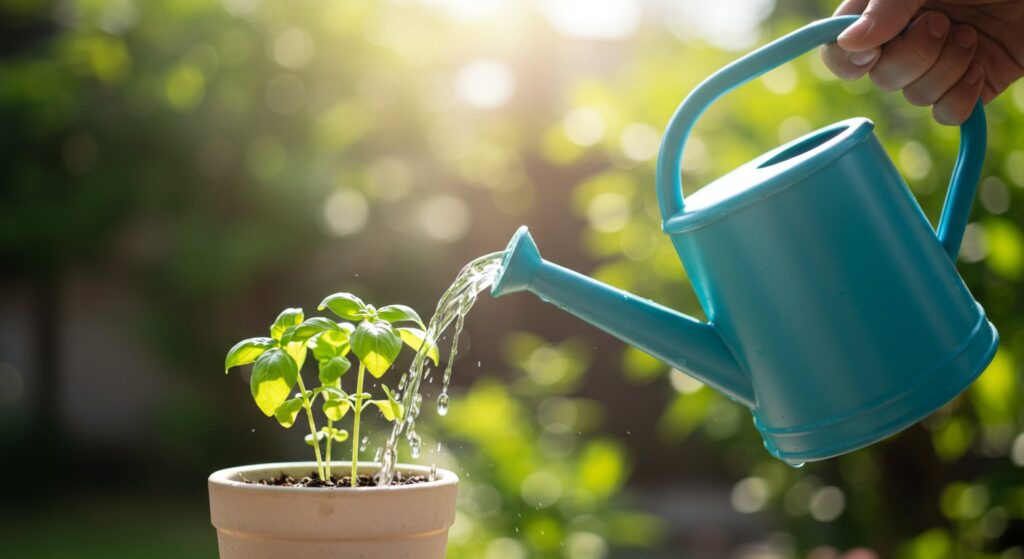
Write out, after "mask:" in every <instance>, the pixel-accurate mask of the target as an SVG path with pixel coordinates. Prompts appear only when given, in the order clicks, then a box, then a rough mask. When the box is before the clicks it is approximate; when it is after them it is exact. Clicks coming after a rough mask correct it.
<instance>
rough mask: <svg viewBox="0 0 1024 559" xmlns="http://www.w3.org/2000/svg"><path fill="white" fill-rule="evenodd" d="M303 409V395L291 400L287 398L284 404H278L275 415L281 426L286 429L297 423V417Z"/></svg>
mask: <svg viewBox="0 0 1024 559" xmlns="http://www.w3.org/2000/svg"><path fill="white" fill-rule="evenodd" d="M301 410H302V397H301V396H298V397H296V398H292V399H291V400H285V402H284V403H283V404H281V405H280V406H277V409H276V410H274V417H276V418H277V422H278V423H280V424H281V427H284V428H285V429H288V428H290V427H291V426H292V425H295V417H296V416H297V415H299V411H301Z"/></svg>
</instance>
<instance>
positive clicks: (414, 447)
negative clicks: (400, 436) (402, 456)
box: [409, 434, 422, 458]
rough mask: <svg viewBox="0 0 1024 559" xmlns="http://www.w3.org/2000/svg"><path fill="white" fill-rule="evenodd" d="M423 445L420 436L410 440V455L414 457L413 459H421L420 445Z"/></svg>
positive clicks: (414, 436)
mask: <svg viewBox="0 0 1024 559" xmlns="http://www.w3.org/2000/svg"><path fill="white" fill-rule="evenodd" d="M421 444H422V441H421V440H420V436H419V435H416V434H414V435H413V436H412V437H411V438H410V439H409V453H410V454H411V455H412V457H413V458H419V457H420V445H421Z"/></svg>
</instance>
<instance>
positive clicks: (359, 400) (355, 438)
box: [349, 363, 366, 487]
mask: <svg viewBox="0 0 1024 559" xmlns="http://www.w3.org/2000/svg"><path fill="white" fill-rule="evenodd" d="M365 371H366V367H365V366H363V364H362V363H360V364H359V380H358V381H357V382H356V409H354V410H352V411H354V412H356V419H355V421H354V423H353V425H352V478H351V481H350V482H349V483H350V484H351V486H352V487H356V479H358V478H356V472H357V469H358V465H359V416H360V415H363V373H364V372H365Z"/></svg>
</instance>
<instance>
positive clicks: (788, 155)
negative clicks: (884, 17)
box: [492, 16, 998, 464]
mask: <svg viewBox="0 0 1024 559" xmlns="http://www.w3.org/2000/svg"><path fill="white" fill-rule="evenodd" d="M855 19H856V18H855V17H849V16H847V17H839V18H832V19H829V20H822V21H819V22H815V23H812V24H810V25H808V26H806V27H804V28H802V29H800V30H798V31H796V32H794V33H792V34H790V35H788V36H786V37H784V38H782V39H780V40H778V41H776V42H773V43H771V44H769V45H767V46H765V47H763V48H761V49H759V50H757V51H755V52H753V53H751V54H750V55H747V56H746V57H744V58H742V59H740V60H739V61H737V62H735V63H733V64H732V65H730V66H727V67H726V68H723V69H722V70H720V71H719V72H717V73H716V74H714V75H713V76H711V77H710V78H708V79H707V80H705V82H703V83H702V84H701V85H700V86H698V87H697V88H696V89H695V90H694V91H693V92H692V93H691V94H690V95H689V96H688V97H687V99H686V100H684V101H683V103H682V104H681V105H680V107H679V109H678V110H677V112H676V114H675V115H674V116H673V119H672V121H671V122H670V124H669V126H668V127H667V129H666V131H665V136H664V138H663V143H662V148H661V152H660V154H659V159H658V176H657V183H658V184H657V186H658V195H659V202H660V205H661V210H662V217H663V229H664V231H665V233H666V234H668V235H669V236H670V238H671V240H672V243H673V245H674V246H675V249H676V251H677V252H678V255H679V258H680V260H681V261H682V262H683V265H684V267H685V268H686V271H687V274H688V275H689V277H690V280H691V282H692V284H693V287H694V290H695V291H696V294H697V297H698V299H699V300H700V303H701V305H702V307H703V309H704V311H705V314H706V315H707V317H708V322H706V323H705V322H700V321H698V320H696V319H693V318H691V317H688V316H685V315H683V314H681V313H678V312H676V311H674V310H672V309H668V308H666V307H663V306H661V305H658V304H656V303H653V302H650V301H648V300H646V299H642V298H639V297H636V296H634V295H632V294H629V293H626V292H623V291H620V290H617V289H615V288H613V287H610V286H607V285H604V284H601V283H599V282H597V281H595V280H593V279H591V278H588V277H586V276H583V275H581V274H578V273H576V272H573V271H571V270H568V269H565V268H563V267H561V266H558V265H557V264H553V263H550V262H547V261H545V260H543V259H542V258H541V257H540V253H539V251H538V250H537V247H536V245H535V244H534V243H533V240H532V238H530V236H529V233H528V232H527V231H526V229H525V228H522V229H520V231H519V232H517V234H516V235H515V236H514V237H513V239H512V241H511V243H510V244H509V248H508V249H507V252H506V255H505V262H504V264H503V271H502V273H501V275H500V276H499V277H498V279H497V280H496V282H495V285H494V287H493V288H492V295H494V296H500V295H504V294H507V293H512V292H516V291H523V290H528V291H531V292H533V293H535V294H537V295H538V296H540V297H541V298H542V299H544V300H546V301H549V302H552V303H554V304H556V305H557V306H559V307H560V308H562V309H564V310H567V311H569V312H571V313H573V314H575V315H577V316H579V317H580V318H582V319H584V320H586V321H588V322H590V323H592V324H594V325H596V326H598V327H600V328H602V329H604V330H606V331H608V332H610V333H612V334H614V335H616V336H618V337H619V338H621V339H622V340H624V341H625V342H627V343H630V344H632V345H635V346H636V347H639V348H640V349H643V350H645V351H647V352H649V353H651V354H652V355H654V356H655V357H658V358H660V359H662V360H664V361H665V362H667V363H669V364H671V365H672V366H674V367H676V368H678V369H680V370H683V371H684V372H687V373H689V374H691V375H693V376H694V377H696V378H698V379H700V380H702V381H704V382H705V383H707V384H709V385H711V386H712V387H714V388H716V389H719V390H721V391H723V392H724V393H726V394H727V395H729V396H730V397H732V398H733V399H735V400H737V401H739V402H741V403H743V404H744V405H746V406H748V407H749V408H750V409H751V411H752V413H753V416H754V423H755V425H756V426H757V428H758V430H759V431H760V432H761V434H762V436H763V438H764V441H765V446H766V448H767V449H768V450H769V451H770V452H771V453H772V454H773V455H775V456H777V457H779V458H781V459H783V460H785V461H787V462H789V463H791V464H799V463H803V462H806V461H811V460H820V459H824V458H829V457H832V456H836V455H839V454H843V453H845V452H849V451H851V450H854V449H857V448H861V447H863V446H866V445H869V444H871V443H873V442H875V441H878V440H880V439H882V438H884V437H886V436H889V435H891V434H893V433H895V432H897V431H899V430H901V429H903V428H905V427H907V426H909V425H911V424H913V423H915V422H916V421H918V420H920V419H921V418H923V417H925V416H926V415H928V414H929V413H931V412H932V411H934V410H935V409H937V408H938V407H940V406H942V405H943V404H945V403H946V402H948V401H949V400H950V399H952V398H953V397H955V396H956V395H957V394H959V393H960V392H961V391H962V390H964V389H965V388H966V387H967V386H968V385H969V384H970V383H971V382H972V381H973V380H974V379H975V378H976V377H977V376H978V375H980V374H981V372H982V371H983V370H984V369H985V367H986V366H987V364H988V363H989V362H990V361H991V359H992V357H993V355H994V353H995V349H996V346H997V344H998V335H997V333H996V330H995V328H994V327H993V326H992V324H991V323H990V322H989V321H988V320H987V319H986V317H985V313H984V311H983V309H982V308H981V306H980V305H978V303H977V302H976V301H975V300H974V298H973V296H972V295H971V293H970V292H969V291H968V289H967V287H966V285H965V284H964V282H963V280H962V279H961V278H960V276H959V274H958V273H957V271H956V268H955V264H954V262H955V257H956V253H957V251H958V250H959V246H960V242H961V240H962V237H963V231H964V228H965V226H966V223H967V216H968V213H969V211H970V207H971V201H972V199H973V196H974V193H975V190H976V188H977V182H978V178H979V175H980V172H981V165H982V162H983V160H984V152H985V134H986V130H985V119H984V112H983V109H982V108H981V106H980V104H979V105H978V106H977V107H976V108H975V111H974V113H973V114H972V116H971V117H970V118H969V119H968V121H967V122H966V123H965V124H964V125H963V126H962V127H961V148H960V156H959V159H958V162H957V165H956V168H955V170H954V173H953V178H952V180H951V183H950V191H949V194H948V196H947V199H946V205H945V208H944V210H943V215H942V218H941V220H940V225H939V228H938V232H937V233H936V232H935V231H932V229H931V226H930V225H929V223H928V220H927V219H926V217H925V215H924V213H923V212H922V211H921V209H920V207H919V206H918V204H917V202H916V201H915V200H914V198H913V196H912V194H911V192H910V190H909V188H908V187H907V185H906V183H905V182H904V181H903V179H902V177H901V176H900V175H899V172H898V171H897V169H896V168H895V166H894V165H893V163H892V161H891V160H890V159H889V157H888V156H887V154H886V153H885V151H884V149H883V148H882V146H881V144H880V143H879V141H878V139H877V138H876V137H875V135H874V133H873V128H874V125H873V124H872V123H871V122H870V121H868V120H867V119H863V118H855V119H851V120H847V121H843V122H840V123H836V124H833V125H830V126H826V127H825V128H822V129H820V130H818V131H816V132H813V133H811V134H808V135H806V136H804V137H802V138H799V139H797V140H794V141H792V142H790V143H788V144H786V145H784V146H782V147H779V148H777V149H775V150H773V151H770V152H768V153H766V154H764V155H762V156H761V157H758V158H756V159H754V160H753V161H751V162H749V163H747V164H746V165H744V166H742V167H740V168H738V169H736V170H734V171H733V172H731V173H729V174H727V175H725V176H723V177H721V178H719V179H718V180H716V181H714V182H713V183H711V184H710V185H707V186H705V187H704V188H703V189H701V190H699V191H698V192H697V193H696V194H694V195H691V196H689V197H687V198H686V200H685V201H684V200H683V196H682V189H681V184H680V180H681V179H680V171H681V169H680V161H681V158H682V152H683V149H684V145H685V141H686V138H687V136H688V135H689V133H690V130H691V129H692V127H693V125H694V124H695V122H696V120H697V118H699V117H700V115H701V114H702V113H703V111H704V110H705V109H706V108H707V107H708V106H709V105H710V104H711V103H712V102H714V101H715V100H716V99H717V98H718V97H719V96H720V95H722V94H724V93H726V92H728V91H730V90H731V89H733V88H735V87H737V86H739V85H742V84H743V83H746V82H747V81H749V80H751V79H753V78H754V77H756V76H758V75H760V74H762V73H764V72H766V71H768V70H770V69H771V68H774V67H775V66H777V65H779V64H782V63H784V62H786V61H788V60H790V59H792V58H794V57H796V56H798V55H800V54H802V53H803V52H805V51H807V50H809V49H811V48H813V47H815V46H817V45H820V44H824V43H827V42H831V41H833V40H834V39H835V37H836V36H837V35H838V34H839V33H840V32H841V31H842V30H843V29H844V28H845V27H846V26H847V25H849V24H850V23H852V22H853V21H854V20H855Z"/></svg>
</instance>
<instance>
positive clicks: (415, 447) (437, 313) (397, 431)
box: [377, 252, 505, 486]
mask: <svg viewBox="0 0 1024 559" xmlns="http://www.w3.org/2000/svg"><path fill="white" fill-rule="evenodd" d="M504 256H505V253H504V252H494V253H491V254H487V255H485V256H481V257H479V258H476V259H475V260H473V261H471V262H470V263H469V264H466V265H465V266H464V267H463V268H462V270H461V271H459V273H458V275H456V276H455V281H453V282H452V285H451V287H449V288H448V289H447V290H445V292H444V294H442V295H441V299H440V300H439V301H438V303H437V308H436V309H435V310H434V315H433V316H432V317H431V318H430V323H429V324H428V325H427V333H426V338H427V339H428V340H434V341H435V342H437V341H438V340H440V339H441V334H443V333H444V331H445V330H446V329H447V328H448V327H449V326H450V325H451V324H452V322H454V323H455V329H454V330H453V332H452V338H451V340H452V341H451V345H452V349H451V353H450V354H449V356H448V360H447V364H446V365H445V370H444V377H442V382H441V394H440V395H439V396H438V397H437V413H438V414H440V415H445V414H447V413H448V383H449V382H450V381H451V377H452V365H453V364H454V363H455V357H456V356H457V355H458V351H459V335H460V334H461V333H462V325H463V323H464V321H465V319H466V314H467V313H468V312H469V309H471V308H472V307H473V304H474V303H476V298H477V295H479V294H480V293H481V292H483V291H484V290H486V289H487V288H489V287H490V286H491V285H492V284H494V281H495V280H496V279H497V278H498V275H499V274H500V273H501V261H502V258H503V257H504ZM428 347H429V346H428V344H423V346H422V347H421V348H420V350H419V351H417V352H416V356H415V357H413V359H412V365H410V367H409V372H408V373H406V374H404V375H402V378H401V380H400V381H399V383H398V394H397V398H398V399H399V400H400V401H401V403H402V406H403V407H404V408H405V410H406V414H405V419H404V420H403V421H401V422H397V423H395V426H394V427H393V428H392V429H391V435H390V436H389V437H388V440H387V443H385V445H384V447H383V448H382V449H379V450H378V451H377V454H378V456H379V460H380V462H381V471H380V479H379V480H378V482H377V483H378V485H382V486H386V485H388V484H390V483H391V479H392V477H394V467H395V464H396V463H397V462H398V443H399V441H400V440H401V437H402V434H403V433H404V434H405V438H406V440H407V441H409V449H410V454H411V456H412V457H413V459H416V458H419V455H420V451H421V448H422V446H423V443H422V440H421V439H420V436H419V434H417V433H416V418H417V417H418V416H419V414H420V411H421V407H422V406H423V395H422V394H420V385H421V384H422V383H423V380H424V379H425V378H429V376H430V373H431V369H430V367H429V363H430V358H429V357H428V354H429V352H428Z"/></svg>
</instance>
